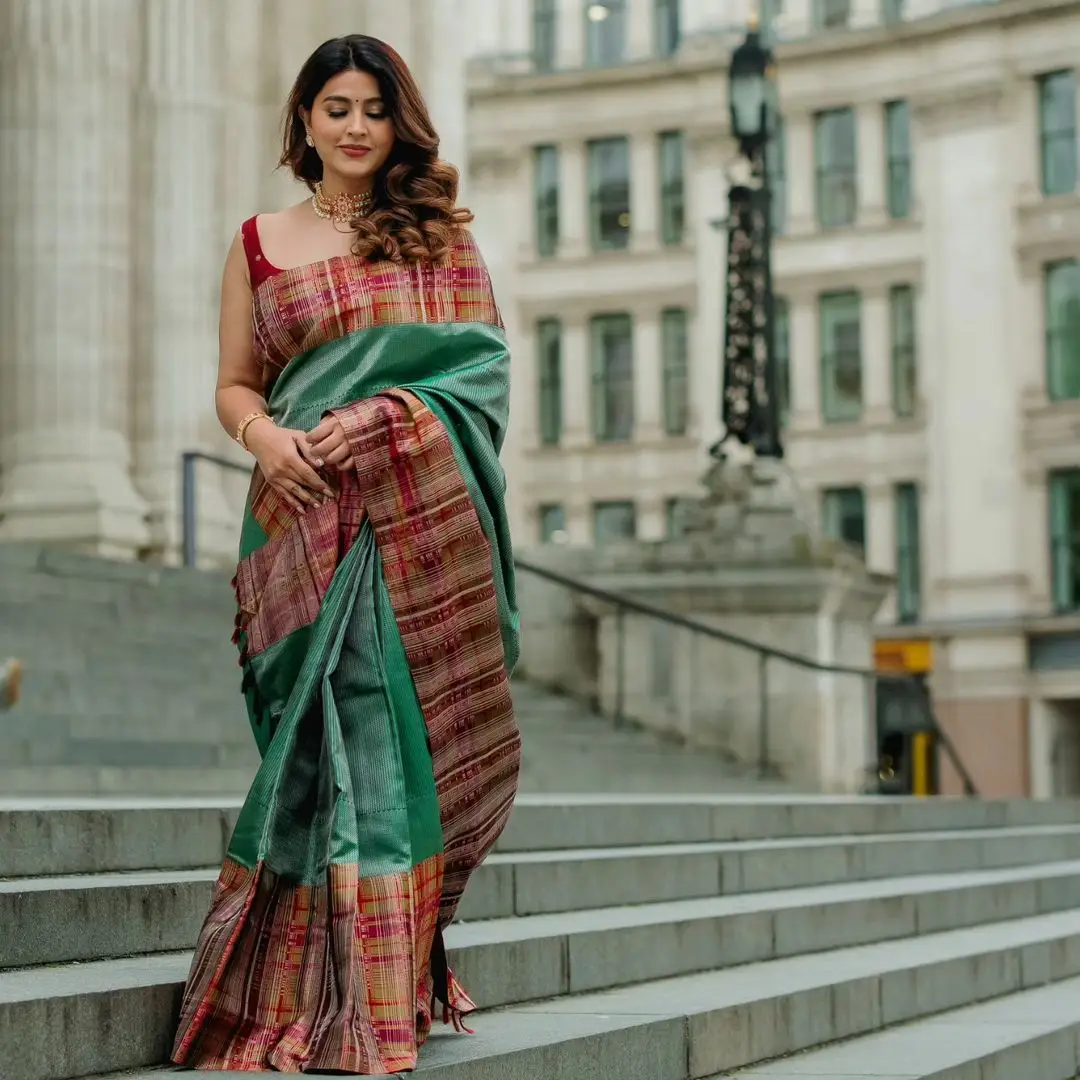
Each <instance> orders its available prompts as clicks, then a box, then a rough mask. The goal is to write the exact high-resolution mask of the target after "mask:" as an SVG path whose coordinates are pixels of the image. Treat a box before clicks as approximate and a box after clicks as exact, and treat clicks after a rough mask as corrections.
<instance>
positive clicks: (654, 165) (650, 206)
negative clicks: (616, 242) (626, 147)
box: [630, 132, 660, 251]
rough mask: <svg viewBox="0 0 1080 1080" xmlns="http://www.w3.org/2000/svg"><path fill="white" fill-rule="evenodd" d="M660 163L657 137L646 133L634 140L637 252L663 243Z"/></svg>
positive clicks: (633, 230) (632, 215)
mask: <svg viewBox="0 0 1080 1080" xmlns="http://www.w3.org/2000/svg"><path fill="white" fill-rule="evenodd" d="M659 221H660V164H659V161H658V152H657V142H656V136H655V135H654V134H653V133H652V132H644V133H642V134H638V135H635V136H633V138H632V139H631V142H630V242H631V244H632V246H633V249H634V250H635V251H652V250H654V249H655V248H656V247H657V246H658V245H659V243H660V227H659Z"/></svg>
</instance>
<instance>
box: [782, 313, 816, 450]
mask: <svg viewBox="0 0 1080 1080" xmlns="http://www.w3.org/2000/svg"><path fill="white" fill-rule="evenodd" d="M788 303H789V305H790V307H789V311H790V315H789V318H790V326H791V329H790V334H791V340H790V345H791V426H792V428H793V429H795V430H805V429H807V428H818V427H820V426H821V355H820V354H821V346H820V342H819V340H818V307H817V297H815V296H812V295H809V294H802V293H800V294H798V295H797V296H792V297H789V299H788Z"/></svg>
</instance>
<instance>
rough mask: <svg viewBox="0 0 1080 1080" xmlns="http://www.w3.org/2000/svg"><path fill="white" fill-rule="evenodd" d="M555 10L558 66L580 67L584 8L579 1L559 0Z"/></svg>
mask: <svg viewBox="0 0 1080 1080" xmlns="http://www.w3.org/2000/svg"><path fill="white" fill-rule="evenodd" d="M557 10H558V17H557V18H558V21H557V23H556V31H555V32H556V34H557V35H558V37H557V40H558V45H559V48H558V66H559V67H560V68H579V67H582V66H583V65H584V63H585V7H584V5H583V4H582V2H581V0H561V2H560V3H559V5H558V8H557Z"/></svg>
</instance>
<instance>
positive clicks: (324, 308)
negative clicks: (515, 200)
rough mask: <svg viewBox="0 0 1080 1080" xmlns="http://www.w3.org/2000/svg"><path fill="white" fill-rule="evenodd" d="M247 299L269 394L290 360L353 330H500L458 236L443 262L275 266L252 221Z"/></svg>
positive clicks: (469, 246)
mask: <svg viewBox="0 0 1080 1080" xmlns="http://www.w3.org/2000/svg"><path fill="white" fill-rule="evenodd" d="M240 234H241V237H242V239H243V244H244V253H245V255H246V256H247V264H248V273H249V276H250V280H251V291H252V327H253V332H254V342H255V356H256V360H257V361H258V363H259V365H260V367H261V368H262V372H263V385H264V386H265V387H268V386H270V385H271V384H272V383H273V382H274V380H275V379H276V378H277V376H278V374H279V373H280V372H281V370H282V369H283V368H284V367H285V365H286V364H288V363H289V361H290V360H292V359H293V358H294V357H295V356H299V355H300V354H301V353H305V352H308V351H309V350H310V349H314V348H315V347H317V346H319V345H324V344H326V342H328V341H333V340H335V339H336V338H339V337H344V336H345V335H346V334H351V333H353V332H355V331H357V330H364V329H367V328H369V327H373V326H385V325H388V324H391V323H418V322H421V323H424V322H432V323H443V322H486V323H493V324H494V325H497V326H500V327H501V326H502V319H501V317H500V315H499V311H498V308H497V306H496V305H495V301H494V299H493V298H492V293H491V282H490V278H489V276H488V272H487V268H486V266H485V265H484V261H483V258H482V257H481V255H480V251H479V249H478V248H477V246H476V241H475V240H474V239H473V237H472V234H471V233H470V232H469V231H468V230H467V229H464V228H463V229H459V230H458V235H457V237H456V238H455V240H454V241H453V243H452V244H451V247H450V250H449V252H448V254H447V257H446V259H445V261H444V262H443V263H441V264H439V265H435V264H433V263H430V262H422V263H404V264H403V263H392V262H389V261H378V262H374V261H372V260H370V259H365V258H361V257H360V256H358V255H334V256H332V257H331V258H329V259H320V260H319V261H318V262H313V263H306V264H304V265H303V266H296V267H291V268H281V267H278V266H274V265H273V264H272V263H271V262H270V261H269V260H268V259H267V258H266V255H265V254H264V252H263V250H262V243H261V241H260V239H259V229H258V218H257V217H252V218H249V219H248V220H247V221H245V222H244V224H243V225H242V226H241V227H240Z"/></svg>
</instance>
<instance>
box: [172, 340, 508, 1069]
mask: <svg viewBox="0 0 1080 1080" xmlns="http://www.w3.org/2000/svg"><path fill="white" fill-rule="evenodd" d="M508 364H509V357H508V354H507V350H506V345H505V340H504V335H503V331H502V329H501V328H500V327H498V326H496V325H488V324H485V323H449V322H447V323H426V324H416V323H408V324H399V325H383V326H370V327H367V328H365V329H362V330H359V331H356V332H352V333H346V334H344V335H343V336H342V337H340V338H337V339H336V340H332V341H330V342H328V343H325V344H323V345H320V346H318V347H317V348H314V349H312V350H311V351H309V352H307V353H306V354H304V355H301V356H298V357H296V358H295V359H294V360H292V361H291V362H290V363H289V364H288V365H287V366H286V367H285V368H284V370H283V371H282V372H281V373H280V375H279V376H278V377H277V378H276V380H275V382H274V384H273V389H272V392H271V393H270V394H269V397H268V400H269V405H270V411H271V413H272V415H273V416H274V418H275V420H276V421H277V422H278V423H279V424H281V425H283V426H285V427H289V428H298V429H303V430H311V429H312V428H313V427H315V426H316V425H317V424H318V423H319V421H320V420H321V418H322V417H324V416H325V415H327V414H328V413H332V414H333V415H335V416H337V417H338V419H339V420H340V421H341V424H342V427H343V429H344V431H345V433H346V435H347V437H348V440H349V444H350V447H351V451H352V458H353V466H352V468H350V469H349V470H348V472H347V473H345V472H342V473H340V474H337V476H336V478H335V479H334V483H336V484H338V486H339V490H338V491H337V492H336V499H334V500H330V501H329V502H328V503H327V504H326V505H324V506H322V507H318V508H311V509H309V510H308V511H307V513H305V514H298V513H297V512H295V511H293V510H291V509H290V508H289V507H288V506H287V505H286V504H285V503H284V502H283V501H282V500H281V499H280V498H279V497H278V496H277V494H276V493H275V492H274V491H273V489H272V488H270V487H269V486H268V485H267V484H266V483H265V481H263V480H262V479H261V477H260V476H259V475H258V474H256V477H255V480H254V482H253V485H252V491H251V494H250V496H249V500H248V508H247V511H246V514H245V520H244V528H243V533H242V539H241V560H240V564H239V567H238V570H237V575H236V579H235V583H234V584H235V588H236V593H237V601H238V610H239V614H238V616H237V627H236V635H235V638H236V641H237V644H238V645H239V648H240V654H241V664H242V667H243V672H244V692H245V695H246V698H247V704H248V712H249V716H250V719H251V723H252V728H253V731H254V733H255V738H256V741H257V743H258V745H259V749H260V752H261V753H262V755H263V761H262V765H261V767H260V769H259V771H258V774H257V776H256V778H255V781H254V784H253V786H252V788H251V791H250V793H249V795H248V797H247V800H246V802H245V804H244V806H243V809H242V811H241V813H240V816H239V819H238V822H237V825H236V829H235V832H234V834H233V837H232V840H231V842H230V845H229V848H228V853H227V857H226V860H225V863H224V866H223V868H222V871H221V874H220V877H219V879H218V882H217V885H216V888H215V893H214V898H213V902H212V906H211V911H210V914H209V916H208V917H207V920H206V923H205V924H204V927H203V930H202V933H201V935H200V937H199V940H198V943H197V946H196V952H195V958H194V961H193V964H192V968H191V975H190V978H189V981H188V985H187V989H186V991H185V995H184V1001H183V1006H182V1011H181V1018H180V1025H179V1031H178V1034H177V1037H176V1043H175V1047H174V1051H173V1059H174V1061H176V1062H177V1063H178V1064H186V1065H189V1066H193V1067H196V1068H200V1069H227V1070H228V1069H232V1070H258V1069H268V1068H269V1069H276V1070H279V1071H283V1072H310V1071H340V1072H346V1073H358V1074H363V1075H378V1074H386V1073H393V1072H399V1071H405V1070H409V1069H412V1068H414V1067H415V1065H416V1059H417V1051H418V1048H419V1047H420V1045H421V1044H422V1043H423V1042H424V1040H425V1038H426V1037H427V1035H428V1033H429V1030H430V1026H431V1022H432V1015H433V1013H437V1012H439V1011H441V1012H442V1015H443V1019H444V1020H446V1019H454V1021H455V1023H458V1022H459V1021H460V1018H461V1017H462V1016H464V1015H465V1014H467V1013H468V1012H469V1011H471V1010H472V1009H473V1008H474V1007H475V1006H474V1005H473V1003H472V1001H471V1000H470V999H469V997H468V995H467V994H466V992H465V991H464V989H463V988H462V987H461V986H460V985H459V984H458V982H457V980H456V979H455V978H454V975H453V973H452V972H451V971H450V969H449V967H448V966H447V961H446V952H445V948H444V946H443V941H442V931H443V929H444V928H445V927H446V926H447V925H448V924H449V923H450V921H451V920H452V919H453V916H454V912H455V909H456V907H457V904H458V901H459V899H460V897H461V894H462V892H463V890H464V888H465V885H466V882H467V881H468V878H469V875H470V873H471V872H472V871H473V870H474V869H475V868H476V866H477V865H479V863H480V862H481V861H482V859H483V857H484V855H485V854H486V853H487V852H488V851H489V850H490V848H491V846H492V845H493V844H494V842H495V840H496V838H497V837H498V835H499V833H500V832H501V830H502V828H503V826H504V825H505V823H506V820H507V818H508V816H509V813H510V810H511V807H512V804H513V799H514V794H515V790H516V785H517V775H518V767H519V759H520V741H519V737H518V732H517V728H516V725H515V722H514V718H513V710H512V705H511V700H510V689H509V675H510V672H511V670H512V668H513V666H514V663H515V661H516V659H517V654H518V645H517V633H518V623H517V613H516V608H515V601H514V586H513V564H512V557H511V553H510V545H509V539H508V535H507V528H506V522H505V517H504V514H503V495H504V478H503V473H502V469H501V466H500V465H499V461H498V451H499V448H500V445H501V442H502V437H503V431H504V428H505V423H506V415H507V395H508V384H509V373H508ZM440 1006H441V1010H440Z"/></svg>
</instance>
